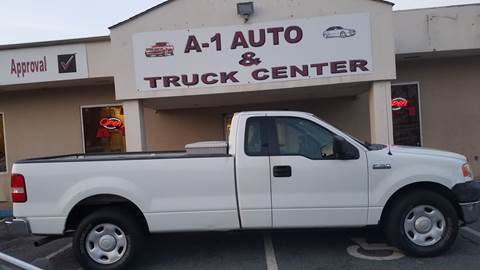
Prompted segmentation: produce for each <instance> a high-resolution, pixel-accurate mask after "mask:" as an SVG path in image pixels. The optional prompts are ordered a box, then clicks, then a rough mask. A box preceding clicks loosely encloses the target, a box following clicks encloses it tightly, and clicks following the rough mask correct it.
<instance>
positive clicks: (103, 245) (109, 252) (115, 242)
mask: <svg viewBox="0 0 480 270" xmlns="http://www.w3.org/2000/svg"><path fill="white" fill-rule="evenodd" d="M85 248H86V250H87V254H88V256H90V258H91V259H92V260H94V261H95V262H97V263H99V264H113V263H116V262H118V261H119V260H120V259H121V258H122V257H123V256H124V255H125V251H126V250H127V237H126V235H125V233H124V232H123V230H122V229H121V228H120V227H118V226H117V225H114V224H110V223H102V224H99V225H97V226H95V227H94V228H93V229H92V230H90V232H89V233H88V235H87V238H86V241H85Z"/></svg>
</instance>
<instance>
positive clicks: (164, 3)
mask: <svg viewBox="0 0 480 270" xmlns="http://www.w3.org/2000/svg"><path fill="white" fill-rule="evenodd" d="M173 1H174V0H166V1H164V2H162V3H160V4H158V5H156V6H153V7H151V8H149V9H146V10H144V11H142V12H140V13H138V14H136V15H133V16H132V17H130V18H128V19H126V20H123V21H121V22H118V23H116V24H114V25H112V26H110V27H108V29H110V30H112V29H114V28H117V27H118V26H121V25H124V24H125V23H127V22H129V21H132V20H135V19H136V18H138V17H140V16H142V15H144V14H146V13H149V12H150V11H153V10H155V9H157V8H160V7H163V6H165V5H167V4H170V3H171V2H173Z"/></svg>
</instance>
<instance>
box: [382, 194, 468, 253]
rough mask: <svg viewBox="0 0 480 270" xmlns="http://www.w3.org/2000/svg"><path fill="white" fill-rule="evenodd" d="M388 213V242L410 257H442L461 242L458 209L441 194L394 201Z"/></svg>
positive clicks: (413, 196)
mask: <svg viewBox="0 0 480 270" xmlns="http://www.w3.org/2000/svg"><path fill="white" fill-rule="evenodd" d="M387 211H389V212H388V213H386V214H387V215H386V220H385V222H384V231H385V234H386V238H387V240H388V241H389V242H390V244H392V245H394V246H396V247H398V248H400V249H401V250H403V251H404V252H405V253H406V254H407V255H409V256H412V257H434V256H438V255H440V254H442V253H444V252H446V251H447V250H448V249H450V248H451V246H452V245H453V244H454V242H455V240H456V238H457V235H458V230H459V225H458V224H459V219H458V215H457V212H456V210H455V207H454V206H453V205H452V203H451V202H450V201H449V200H448V199H447V198H445V197H444V196H442V195H440V194H438V193H435V192H432V191H427V190H418V191H413V192H410V193H408V194H405V195H403V196H401V197H400V198H398V199H397V200H396V201H394V202H393V206H392V207H391V208H390V209H389V210H387ZM442 217H443V219H442ZM427 220H429V221H427ZM429 228H430V229H429Z"/></svg>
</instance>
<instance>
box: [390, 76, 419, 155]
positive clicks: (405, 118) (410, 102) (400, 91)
mask: <svg viewBox="0 0 480 270" xmlns="http://www.w3.org/2000/svg"><path fill="white" fill-rule="evenodd" d="M392 117H393V137H394V143H395V144H396V145H409V146H421V145H422V135H421V127H420V102H419V93H418V84H402V85H392Z"/></svg>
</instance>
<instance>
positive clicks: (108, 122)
mask: <svg viewBox="0 0 480 270" xmlns="http://www.w3.org/2000/svg"><path fill="white" fill-rule="evenodd" d="M99 124H100V126H102V127H104V128H106V129H111V130H113V129H119V128H121V127H122V126H123V123H122V120H120V119H118V118H116V117H110V118H106V117H105V118H102V119H101V120H100V122H99Z"/></svg>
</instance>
